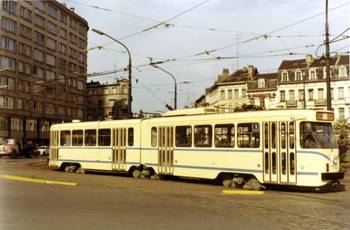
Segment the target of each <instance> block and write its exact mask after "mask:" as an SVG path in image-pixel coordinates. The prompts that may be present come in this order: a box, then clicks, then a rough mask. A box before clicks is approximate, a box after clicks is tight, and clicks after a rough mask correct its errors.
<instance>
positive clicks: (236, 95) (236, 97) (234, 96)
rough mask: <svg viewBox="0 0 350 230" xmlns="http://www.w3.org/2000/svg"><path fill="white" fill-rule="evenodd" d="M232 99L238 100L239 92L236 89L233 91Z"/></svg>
mask: <svg viewBox="0 0 350 230" xmlns="http://www.w3.org/2000/svg"><path fill="white" fill-rule="evenodd" d="M233 98H234V99H236V100H238V99H239V90H238V89H235V90H234V93H233Z"/></svg>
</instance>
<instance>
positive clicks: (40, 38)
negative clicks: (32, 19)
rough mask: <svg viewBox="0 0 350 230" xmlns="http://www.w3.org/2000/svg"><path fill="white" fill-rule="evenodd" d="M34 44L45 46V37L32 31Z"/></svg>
mask: <svg viewBox="0 0 350 230" xmlns="http://www.w3.org/2000/svg"><path fill="white" fill-rule="evenodd" d="M33 40H34V42H36V43H39V44H41V45H44V44H45V35H43V34H42V33H39V32H37V31H34V39H33Z"/></svg>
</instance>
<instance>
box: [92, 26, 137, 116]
mask: <svg viewBox="0 0 350 230" xmlns="http://www.w3.org/2000/svg"><path fill="white" fill-rule="evenodd" d="M92 31H93V32H95V33H97V34H99V35H102V36H106V37H108V38H110V39H112V40H113V41H115V42H116V43H118V44H120V45H122V46H123V47H124V48H125V49H126V51H127V52H128V55H129V64H128V72H129V83H128V115H129V117H130V118H132V110H131V101H132V94H131V54H130V51H129V49H128V47H126V45H124V44H123V43H121V42H120V41H118V40H117V39H115V38H113V37H112V36H110V35H108V34H106V33H104V32H102V31H100V30H97V29H92Z"/></svg>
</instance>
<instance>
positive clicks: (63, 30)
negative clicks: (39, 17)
mask: <svg viewBox="0 0 350 230" xmlns="http://www.w3.org/2000/svg"><path fill="white" fill-rule="evenodd" d="M59 34H60V36H61V37H62V38H66V35H67V31H66V30H65V29H63V28H60V33H59Z"/></svg>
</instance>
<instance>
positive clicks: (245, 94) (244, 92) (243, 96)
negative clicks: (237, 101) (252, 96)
mask: <svg viewBox="0 0 350 230" xmlns="http://www.w3.org/2000/svg"><path fill="white" fill-rule="evenodd" d="M246 97H247V90H246V89H242V98H246Z"/></svg>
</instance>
